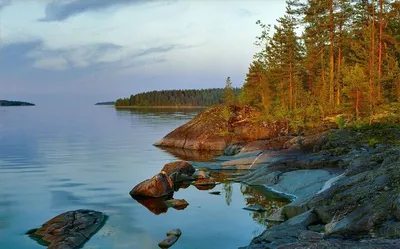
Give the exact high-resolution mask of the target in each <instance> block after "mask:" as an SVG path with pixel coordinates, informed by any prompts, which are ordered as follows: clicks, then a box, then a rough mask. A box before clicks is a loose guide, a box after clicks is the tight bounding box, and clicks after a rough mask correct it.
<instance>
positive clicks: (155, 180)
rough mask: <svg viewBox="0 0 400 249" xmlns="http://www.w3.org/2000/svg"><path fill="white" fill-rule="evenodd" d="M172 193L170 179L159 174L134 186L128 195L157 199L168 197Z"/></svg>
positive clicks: (172, 187)
mask: <svg viewBox="0 0 400 249" xmlns="http://www.w3.org/2000/svg"><path fill="white" fill-rule="evenodd" d="M173 192H174V184H173V182H172V180H171V178H170V177H169V176H168V175H166V174H164V173H159V174H157V175H155V176H153V177H152V178H151V179H147V180H145V181H143V182H141V183H139V184H138V185H136V186H135V187H134V188H133V189H132V190H131V192H130V193H129V194H130V195H131V196H132V197H135V196H146V197H154V198H158V197H162V196H167V195H170V194H171V193H173Z"/></svg>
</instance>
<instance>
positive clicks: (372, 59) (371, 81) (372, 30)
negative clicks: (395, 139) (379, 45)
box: [369, 0, 375, 124]
mask: <svg viewBox="0 0 400 249" xmlns="http://www.w3.org/2000/svg"><path fill="white" fill-rule="evenodd" d="M371 5H372V13H371V17H370V18H371V20H370V39H371V44H370V46H371V48H370V66H369V109H370V120H369V122H370V124H371V123H372V116H373V109H374V99H373V94H374V77H375V1H374V0H372V3H371Z"/></svg>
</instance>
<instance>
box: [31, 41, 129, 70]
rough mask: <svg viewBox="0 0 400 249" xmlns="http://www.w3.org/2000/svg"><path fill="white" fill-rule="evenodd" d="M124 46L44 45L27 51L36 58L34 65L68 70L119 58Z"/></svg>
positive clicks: (99, 44) (109, 44)
mask: <svg viewBox="0 0 400 249" xmlns="http://www.w3.org/2000/svg"><path fill="white" fill-rule="evenodd" d="M122 49H123V47H121V46H119V45H116V44H113V43H97V44H90V45H86V46H79V47H72V48H63V49H48V48H46V47H44V46H41V47H40V48H37V49H35V50H32V51H30V52H29V53H27V56H28V57H30V58H34V60H35V62H34V63H33V66H34V67H35V68H40V69H49V70H66V69H72V68H78V69H79V68H86V67H89V66H93V65H96V64H99V63H102V62H111V61H115V60H118V58H115V55H116V54H119V53H120V52H121V50H122Z"/></svg>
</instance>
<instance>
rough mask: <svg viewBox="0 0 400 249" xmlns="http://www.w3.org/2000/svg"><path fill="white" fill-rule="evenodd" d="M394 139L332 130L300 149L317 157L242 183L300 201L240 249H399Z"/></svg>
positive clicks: (272, 167)
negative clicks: (260, 186)
mask: <svg viewBox="0 0 400 249" xmlns="http://www.w3.org/2000/svg"><path fill="white" fill-rule="evenodd" d="M375 134H378V135H379V136H378V137H376V138H375V137H374V136H375ZM393 138H395V139H393ZM399 138H400V130H397V131H391V132H388V131H387V130H374V129H371V130H361V131H346V130H343V131H338V130H336V131H331V132H329V133H326V134H325V135H321V136H319V138H318V136H316V137H315V139H312V140H309V141H310V142H307V143H306V144H307V146H306V147H307V148H308V149H305V150H304V149H302V150H303V151H314V152H318V153H311V154H304V155H300V156H299V157H298V158H297V160H295V161H293V160H292V159H288V158H283V159H282V158H281V159H280V160H279V161H277V162H276V163H270V164H268V165H266V166H265V167H260V168H259V169H257V170H256V171H254V172H251V173H250V174H248V175H247V176H244V177H241V178H239V179H240V180H242V181H247V182H248V183H251V184H256V185H262V186H265V187H271V188H272V189H273V190H278V191H282V192H285V193H292V194H295V195H296V197H297V198H296V199H295V200H294V201H293V202H291V203H290V204H288V205H286V206H284V207H282V208H281V209H280V210H279V211H277V212H276V213H274V214H273V215H270V217H268V220H269V219H273V220H277V221H279V222H283V223H281V224H279V225H275V226H272V227H271V228H269V229H267V230H266V231H264V232H263V233H262V234H261V235H260V236H258V237H256V238H254V239H253V240H252V242H251V243H250V245H249V246H248V247H243V248H246V249H257V248H371V249H372V248H399V245H400V240H399V237H400V233H399V232H398V231H399V229H400V222H399V220H400V219H399V218H400V194H399V191H398V190H399V189H400V180H399V179H400V149H398V148H397V147H396V146H394V145H393V144H391V143H395V144H396V143H397V142H398V141H399V140H398V139H399ZM311 141H312V142H311ZM371 141H372V142H374V143H372V142H371ZM377 141H379V142H378V145H377ZM391 141H392V142H391ZM396 141H397V142H396ZM366 143H367V144H366ZM298 144H299V143H298V140H297V142H296V141H295V140H291V142H290V143H289V145H287V146H285V147H289V148H290V147H292V146H297V145H298ZM300 145H301V142H300ZM311 148H312V149H311ZM306 174H307V177H306ZM301 175H303V178H301V179H300V178H299V177H301ZM296 179H297V180H296ZM317 183H318V184H317ZM315 184H316V185H315ZM317 185H318V186H317ZM297 190H301V191H300V192H297ZM303 190H304V193H302V192H303ZM291 191H292V192H291ZM296 192H297V193H296Z"/></svg>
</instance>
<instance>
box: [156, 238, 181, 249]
mask: <svg viewBox="0 0 400 249" xmlns="http://www.w3.org/2000/svg"><path fill="white" fill-rule="evenodd" d="M178 239H179V237H178V236H176V235H169V236H168V237H167V238H166V239H164V240H163V241H161V242H160V243H158V246H159V247H161V248H170V247H171V246H173V245H174V244H175V243H176V242H177V241H178Z"/></svg>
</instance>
